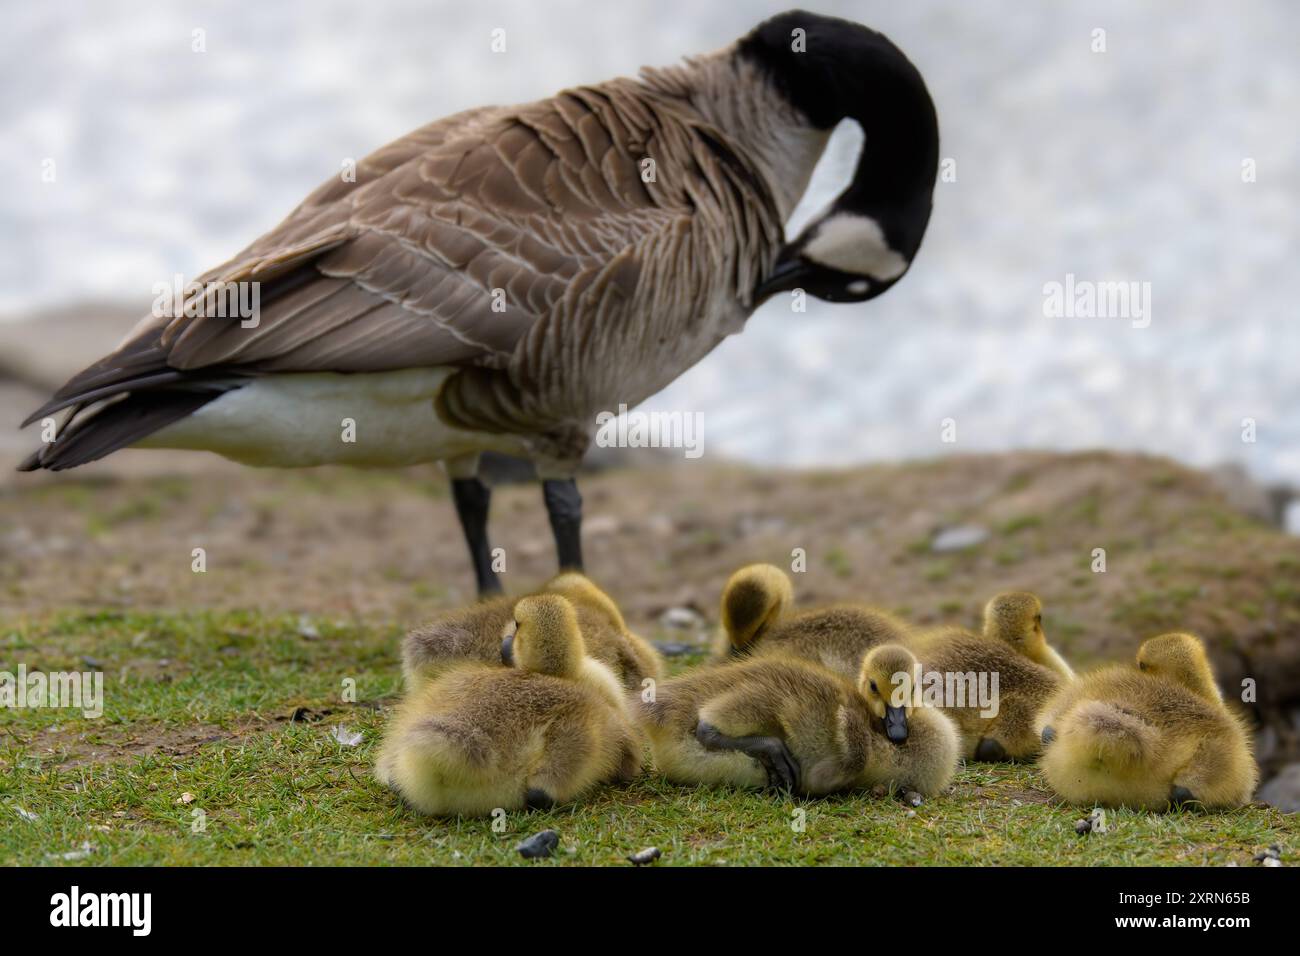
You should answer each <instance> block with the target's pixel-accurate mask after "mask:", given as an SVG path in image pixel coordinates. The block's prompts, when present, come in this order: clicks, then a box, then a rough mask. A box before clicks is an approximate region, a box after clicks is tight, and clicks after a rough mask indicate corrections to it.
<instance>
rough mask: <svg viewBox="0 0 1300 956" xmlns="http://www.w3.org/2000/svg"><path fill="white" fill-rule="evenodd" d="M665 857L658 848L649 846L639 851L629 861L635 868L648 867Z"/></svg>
mask: <svg viewBox="0 0 1300 956" xmlns="http://www.w3.org/2000/svg"><path fill="white" fill-rule="evenodd" d="M661 856H663V853H661V852H660V850H659V847H657V846H648V847H646V848H645V849H644V850H637V851H636V852H635V853H633V854H632V855H631V856H629V857H628V858H627V861H628V862H629V863H631V864H632V865H633V866H646V865H647V864H649V863H653V862H654V861H655V860H657V859H659V858H660V857H661Z"/></svg>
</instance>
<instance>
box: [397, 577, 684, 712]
mask: <svg viewBox="0 0 1300 956" xmlns="http://www.w3.org/2000/svg"><path fill="white" fill-rule="evenodd" d="M537 593H538V594H559V595H561V596H563V597H565V598H567V599H568V600H569V602H570V603H571V604H572V605H573V606H574V609H575V611H576V613H577V615H578V627H579V629H580V631H581V632H582V637H583V641H584V643H585V645H586V648H587V653H588V654H590V655H591V656H592V657H594V658H595V659H596V660H598V661H601V662H603V663H605V664H607V665H608V666H609V667H610V669H611V670H612V671H613V672H614V674H615V676H616V677H617V678H618V679H619V682H620V683H621V684H622V686H623V688H624V689H625V690H626V691H627V692H630V693H635V692H640V691H641V690H642V689H643V687H644V686H645V682H646V681H647V680H658V679H659V677H660V676H661V675H662V673H663V659H662V657H661V656H660V655H659V652H658V651H656V650H655V649H654V648H653V647H652V646H651V645H650V644H649V643H647V642H646V641H644V640H642V639H641V638H640V637H638V636H636V635H635V634H633V633H632V632H631V631H629V630H628V629H627V625H626V623H625V622H624V620H623V615H622V613H621V612H620V611H619V609H618V605H617V604H615V603H614V600H613V599H612V598H611V597H610V596H609V595H608V594H606V593H605V592H604V591H602V590H601V589H600V588H598V587H597V586H596V585H595V584H594V583H593V582H592V581H591V580H590V579H589V578H587V577H586V576H585V575H583V574H580V573H578V572H575V571H569V572H565V573H564V574H561V575H559V576H558V577H556V578H553V579H552V580H551V581H549V582H548V583H547V584H545V585H544V586H543V587H542V588H541V589H540V590H539V591H538V592H537ZM519 600H520V598H518V597H495V598H489V599H487V600H484V601H480V602H478V603H477V604H471V605H469V606H468V607H463V608H458V609H456V610H453V611H448V612H446V613H444V614H441V615H439V616H438V617H436V618H434V619H433V620H432V621H430V622H429V623H427V624H422V625H420V626H419V627H417V628H415V629H414V630H412V631H410V632H409V633H408V634H407V635H406V637H405V638H404V639H403V641H402V673H403V675H404V677H405V683H406V689H407V691H408V692H410V691H413V690H415V688H417V687H419V686H420V685H421V684H423V683H424V682H426V681H429V680H432V679H434V678H436V677H438V676H439V674H441V673H442V672H443V671H444V670H446V668H447V667H449V666H452V665H456V664H460V663H464V662H465V661H476V662H478V663H480V664H495V665H502V664H503V663H504V662H503V661H502V660H501V636H502V633H503V631H504V630H505V628H506V627H507V626H508V625H509V624H510V622H511V621H512V620H513V617H514V609H515V605H516V603H517V602H518V601H519Z"/></svg>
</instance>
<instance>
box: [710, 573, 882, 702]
mask: <svg viewBox="0 0 1300 956" xmlns="http://www.w3.org/2000/svg"><path fill="white" fill-rule="evenodd" d="M793 603H794V589H793V587H792V586H791V584H790V577H789V575H787V574H786V573H785V572H784V571H782V570H781V569H780V568H778V567H776V566H775V565H771V564H751V565H748V566H747V567H743V568H741V569H740V570H739V571H737V572H736V573H734V574H733V575H732V576H731V578H730V579H729V580H728V581H727V583H726V586H725V587H724V588H723V589H722V611H721V620H722V630H721V632H720V634H719V637H718V641H717V642H716V644H715V648H714V656H715V658H724V657H727V656H730V657H740V656H744V655H751V656H755V657H768V656H771V655H774V654H788V655H792V656H794V657H799V658H803V659H804V660H809V661H813V662H814V663H818V664H821V665H823V666H825V667H828V668H830V669H831V670H833V671H836V672H837V673H840V674H843V675H844V676H845V677H847V678H849V679H850V680H854V679H856V678H857V676H858V673H859V671H860V670H861V668H862V659H863V657H864V656H865V655H866V653H867V652H868V651H869V650H871V649H872V648H873V647H879V646H880V645H882V644H888V643H891V642H894V643H897V642H901V641H903V640H904V639H905V636H906V634H907V625H906V624H904V623H903V622H902V621H900V620H899V619H898V618H896V617H894V616H893V615H891V614H888V613H887V612H885V611H881V610H879V609H877V608H873V607H869V606H867V605H864V604H833V605H831V606H829V607H824V608H813V609H811V610H806V611H797V612H793V613H788V612H789V609H790V607H791V606H792V605H793Z"/></svg>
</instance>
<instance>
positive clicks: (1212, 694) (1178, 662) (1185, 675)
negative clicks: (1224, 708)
mask: <svg viewBox="0 0 1300 956" xmlns="http://www.w3.org/2000/svg"><path fill="white" fill-rule="evenodd" d="M1137 666H1138V669H1139V670H1141V671H1142V672H1143V673H1146V674H1151V675H1153V676H1156V677H1166V678H1168V679H1170V680H1172V681H1176V682H1178V683H1179V684H1182V685H1183V686H1184V687H1186V688H1187V689H1188V690H1190V691H1192V692H1193V693H1196V694H1200V695H1201V696H1202V697H1207V698H1209V699H1210V700H1216V701H1222V700H1223V695H1222V694H1221V693H1220V691H1219V685H1218V684H1217V683H1215V680H1214V671H1213V669H1212V668H1211V667H1210V661H1209V658H1208V657H1206V655H1205V644H1204V643H1203V642H1202V641H1201V639H1200V638H1199V637H1196V636H1195V635H1194V634H1179V633H1170V634H1161V635H1160V636H1159V637H1153V638H1151V639H1150V640H1148V641H1144V642H1143V644H1142V646H1141V647H1139V648H1138V652H1137Z"/></svg>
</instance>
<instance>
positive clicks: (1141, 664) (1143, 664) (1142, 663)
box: [1138, 661, 1147, 671]
mask: <svg viewBox="0 0 1300 956" xmlns="http://www.w3.org/2000/svg"><path fill="white" fill-rule="evenodd" d="M1146 669H1147V665H1146V664H1145V663H1144V662H1143V661H1138V670H1140V671H1144V670H1146Z"/></svg>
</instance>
